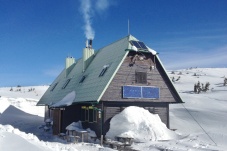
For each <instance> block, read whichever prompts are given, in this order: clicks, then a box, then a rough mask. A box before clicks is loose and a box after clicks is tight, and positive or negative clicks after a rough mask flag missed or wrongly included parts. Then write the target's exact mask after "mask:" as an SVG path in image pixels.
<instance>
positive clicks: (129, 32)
mask: <svg viewBox="0 0 227 151" xmlns="http://www.w3.org/2000/svg"><path fill="white" fill-rule="evenodd" d="M129 34H130V29H129V19H128V35H129Z"/></svg>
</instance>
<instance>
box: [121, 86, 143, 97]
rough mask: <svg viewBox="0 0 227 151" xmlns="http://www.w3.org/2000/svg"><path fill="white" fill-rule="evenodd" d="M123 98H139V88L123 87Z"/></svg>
mask: <svg viewBox="0 0 227 151" xmlns="http://www.w3.org/2000/svg"><path fill="white" fill-rule="evenodd" d="M123 98H141V87H139V86H123Z"/></svg>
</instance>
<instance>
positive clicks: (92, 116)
mask: <svg viewBox="0 0 227 151" xmlns="http://www.w3.org/2000/svg"><path fill="white" fill-rule="evenodd" d="M97 112H98V111H97V110H95V109H94V107H93V106H88V107H87V106H82V107H81V121H83V122H85V121H86V122H89V123H93V122H97Z"/></svg>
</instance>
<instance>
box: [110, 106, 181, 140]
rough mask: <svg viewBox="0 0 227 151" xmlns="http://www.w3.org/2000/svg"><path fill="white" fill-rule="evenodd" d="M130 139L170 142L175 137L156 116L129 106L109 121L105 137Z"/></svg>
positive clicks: (142, 109) (139, 108)
mask: <svg viewBox="0 0 227 151" xmlns="http://www.w3.org/2000/svg"><path fill="white" fill-rule="evenodd" d="M115 136H123V137H132V138H134V140H135V141H137V142H147V141H151V140H152V141H156V140H170V139H173V138H176V137H177V134H175V132H173V131H170V130H169V129H168V128H167V127H166V125H165V124H164V123H162V121H161V119H160V117H159V116H158V115H157V114H152V113H150V112H149V111H148V110H145V109H144V108H141V107H136V106H130V107H127V108H125V109H124V110H123V111H122V112H121V113H119V114H117V115H115V116H114V117H113V118H112V119H111V121H110V130H109V131H108V132H107V134H106V137H107V138H110V139H114V137H115Z"/></svg>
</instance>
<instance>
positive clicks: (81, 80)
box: [79, 76, 87, 83]
mask: <svg viewBox="0 0 227 151" xmlns="http://www.w3.org/2000/svg"><path fill="white" fill-rule="evenodd" d="M86 77H87V76H82V78H81V79H80V82H79V83H83V82H84V80H85V78H86Z"/></svg>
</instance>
